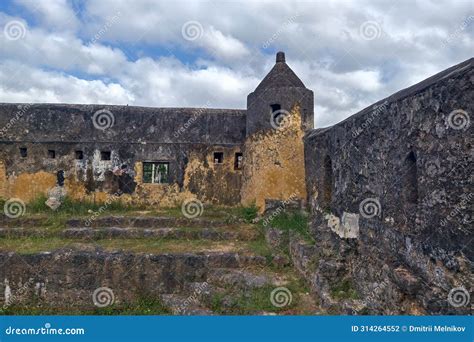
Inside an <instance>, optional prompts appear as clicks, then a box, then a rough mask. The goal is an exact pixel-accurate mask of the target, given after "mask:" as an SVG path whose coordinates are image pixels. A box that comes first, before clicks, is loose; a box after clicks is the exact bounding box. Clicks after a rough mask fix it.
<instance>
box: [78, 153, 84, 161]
mask: <svg viewBox="0 0 474 342" xmlns="http://www.w3.org/2000/svg"><path fill="white" fill-rule="evenodd" d="M76 159H77V160H82V159H84V152H82V151H76Z"/></svg>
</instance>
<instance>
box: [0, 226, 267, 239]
mask: <svg viewBox="0 0 474 342" xmlns="http://www.w3.org/2000/svg"><path fill="white" fill-rule="evenodd" d="M0 236H1V231H0ZM61 236H62V237H64V238H74V239H106V238H166V239H179V240H181V239H186V240H199V239H203V240H215V241H221V240H222V241H223V240H239V241H251V240H255V239H256V238H257V236H258V232H257V231H256V230H249V229H239V228H236V229H233V230H229V229H221V228H199V229H195V228H189V229H188V228H122V227H101V228H85V227H81V228H67V229H64V230H63V231H62V233H61Z"/></svg>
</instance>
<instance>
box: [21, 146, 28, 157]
mask: <svg viewBox="0 0 474 342" xmlns="http://www.w3.org/2000/svg"><path fill="white" fill-rule="evenodd" d="M20 156H21V157H22V158H26V157H27V156H28V150H27V148H26V147H20Z"/></svg>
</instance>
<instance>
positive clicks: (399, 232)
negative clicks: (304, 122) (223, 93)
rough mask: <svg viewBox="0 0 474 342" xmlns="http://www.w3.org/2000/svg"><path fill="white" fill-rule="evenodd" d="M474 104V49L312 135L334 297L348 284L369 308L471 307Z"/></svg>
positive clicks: (309, 170)
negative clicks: (463, 58)
mask: <svg viewBox="0 0 474 342" xmlns="http://www.w3.org/2000/svg"><path fill="white" fill-rule="evenodd" d="M473 109H474V72H473V60H472V59H471V60H468V61H466V62H464V63H461V64H460V65H457V66H455V67H453V68H450V69H448V70H445V71H444V72H442V73H440V74H438V75H435V76H433V77H431V78H429V79H427V80H425V81H424V82H422V83H420V84H417V85H415V86H413V87H411V88H408V89H405V90H402V91H401V92H399V93H396V94H394V95H392V96H391V97H389V98H387V99H385V100H382V101H380V102H378V103H377V104H375V105H374V106H371V107H369V108H367V109H365V110H363V111H362V112H360V113H358V114H356V115H354V116H352V117H350V118H349V119H347V120H345V121H343V122H342V123H340V124H337V125H335V126H333V127H330V128H325V129H319V130H314V131H312V132H311V133H309V134H307V136H306V138H305V159H306V176H307V191H308V200H309V202H310V203H311V215H312V222H311V229H312V233H313V236H314V238H315V239H316V251H317V255H316V256H315V259H316V260H317V262H316V265H315V267H314V269H313V271H314V272H313V274H312V276H311V277H312V284H313V289H314V290H315V291H317V292H318V293H319V294H320V295H321V298H323V303H324V302H325V303H326V304H328V305H332V304H334V303H331V298H332V299H334V296H336V295H337V291H338V289H341V288H343V287H345V290H349V289H348V288H350V291H347V293H351V294H352V295H351V296H352V298H347V302H344V301H342V302H338V303H337V304H338V305H339V307H340V308H342V307H343V306H344V305H345V307H346V308H348V307H349V308H352V309H354V310H355V311H358V312H364V311H368V312H371V313H383V314H394V313H407V314H423V313H468V312H470V307H471V303H472V302H471V301H472V298H471V297H472V290H473V282H472V260H473V257H474V253H473V244H472V238H473V230H472V214H473V211H472V209H473V205H472V199H473V197H474V194H473V192H474V189H473V186H472V184H473V182H472V175H473V163H472V157H473V151H472V133H473V125H472V118H473V117H472V116H473V113H474V111H473ZM341 284H345V286H341ZM347 293H346V295H347ZM455 296H456V297H455ZM455 298H456V299H455ZM469 298H470V299H469ZM460 299H461V300H460ZM344 303H345V304H344ZM453 303H454V304H453ZM458 304H459V305H458Z"/></svg>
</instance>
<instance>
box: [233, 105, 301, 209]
mask: <svg viewBox="0 0 474 342" xmlns="http://www.w3.org/2000/svg"><path fill="white" fill-rule="evenodd" d="M267 117H268V116H267ZM268 118H269V117H268ZM268 121H269V120H268ZM303 136H304V131H303V129H302V126H301V114H300V106H299V105H298V104H296V105H294V106H293V108H292V109H291V110H290V111H289V115H287V117H285V119H284V121H283V122H282V123H281V126H278V127H272V128H270V129H267V130H263V131H258V132H255V133H254V134H252V135H251V136H249V137H248V139H247V140H246V142H245V145H244V153H245V160H246V162H245V164H244V171H243V185H242V191H241V194H242V202H243V203H244V204H251V203H255V204H256V205H257V206H258V207H259V208H260V210H261V211H262V212H263V211H264V210H265V200H266V199H267V200H269V199H277V200H288V199H292V200H296V199H305V198H306V186H305V174H304V148H303Z"/></svg>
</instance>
